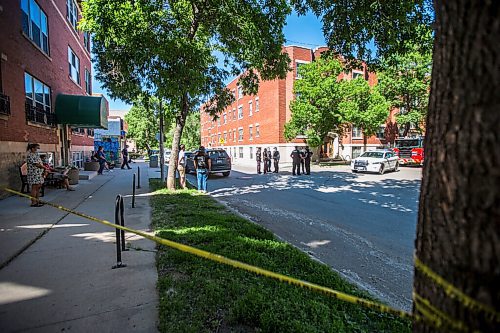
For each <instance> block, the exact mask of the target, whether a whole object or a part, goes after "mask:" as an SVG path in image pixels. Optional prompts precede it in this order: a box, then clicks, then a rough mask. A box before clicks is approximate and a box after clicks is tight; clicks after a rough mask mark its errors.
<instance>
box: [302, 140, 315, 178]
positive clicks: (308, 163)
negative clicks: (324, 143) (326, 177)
mask: <svg viewBox="0 0 500 333" xmlns="http://www.w3.org/2000/svg"><path fill="white" fill-rule="evenodd" d="M312 155H313V152H312V151H310V150H309V146H306V149H305V158H304V162H305V166H306V175H310V174H311V156H312Z"/></svg>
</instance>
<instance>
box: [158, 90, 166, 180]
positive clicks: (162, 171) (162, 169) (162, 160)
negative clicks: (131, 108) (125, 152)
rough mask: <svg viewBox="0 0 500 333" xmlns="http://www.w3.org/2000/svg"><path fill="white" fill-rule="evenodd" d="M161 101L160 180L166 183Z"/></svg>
mask: <svg viewBox="0 0 500 333" xmlns="http://www.w3.org/2000/svg"><path fill="white" fill-rule="evenodd" d="M159 100H160V178H161V182H162V183H165V149H164V147H163V107H162V99H161V98H159Z"/></svg>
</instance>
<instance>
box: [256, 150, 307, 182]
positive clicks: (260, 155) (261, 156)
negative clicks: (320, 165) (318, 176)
mask: <svg viewBox="0 0 500 333" xmlns="http://www.w3.org/2000/svg"><path fill="white" fill-rule="evenodd" d="M312 155H313V153H312V151H310V150H309V147H308V146H306V147H304V148H302V149H299V147H298V146H295V149H294V150H293V151H292V153H291V154H290V157H291V158H292V174H293V175H294V176H295V175H301V172H300V169H301V167H302V173H304V174H306V175H310V174H311V156H312ZM256 161H257V173H258V174H261V173H262V171H261V164H262V162H264V164H263V171H264V174H266V173H268V172H271V161H274V171H273V172H274V173H278V172H279V162H280V152H279V151H278V148H276V147H274V151H273V152H272V153H271V149H270V148H264V151H262V150H261V148H257V153H256Z"/></svg>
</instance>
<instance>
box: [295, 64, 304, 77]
mask: <svg viewBox="0 0 500 333" xmlns="http://www.w3.org/2000/svg"><path fill="white" fill-rule="evenodd" d="M303 65H305V63H303V62H296V66H295V77H296V78H297V79H301V78H302V76H301V75H300V69H299V68H300V67H301V66H303Z"/></svg>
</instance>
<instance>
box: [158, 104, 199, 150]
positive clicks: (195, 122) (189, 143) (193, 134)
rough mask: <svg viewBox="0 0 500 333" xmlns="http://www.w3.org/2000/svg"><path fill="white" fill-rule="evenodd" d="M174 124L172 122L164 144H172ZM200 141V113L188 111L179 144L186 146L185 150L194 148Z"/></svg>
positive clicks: (196, 147)
mask: <svg viewBox="0 0 500 333" xmlns="http://www.w3.org/2000/svg"><path fill="white" fill-rule="evenodd" d="M174 131H175V126H174V125H173V124H172V125H171V126H170V130H169V131H168V133H167V135H166V141H165V142H166V144H167V145H172V141H173V137H174ZM200 143H201V134H200V113H199V112H190V113H189V114H188V116H187V119H186V125H185V126H184V130H183V131H182V138H181V144H184V145H185V146H186V151H190V150H196V149H198V147H199V146H200Z"/></svg>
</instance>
